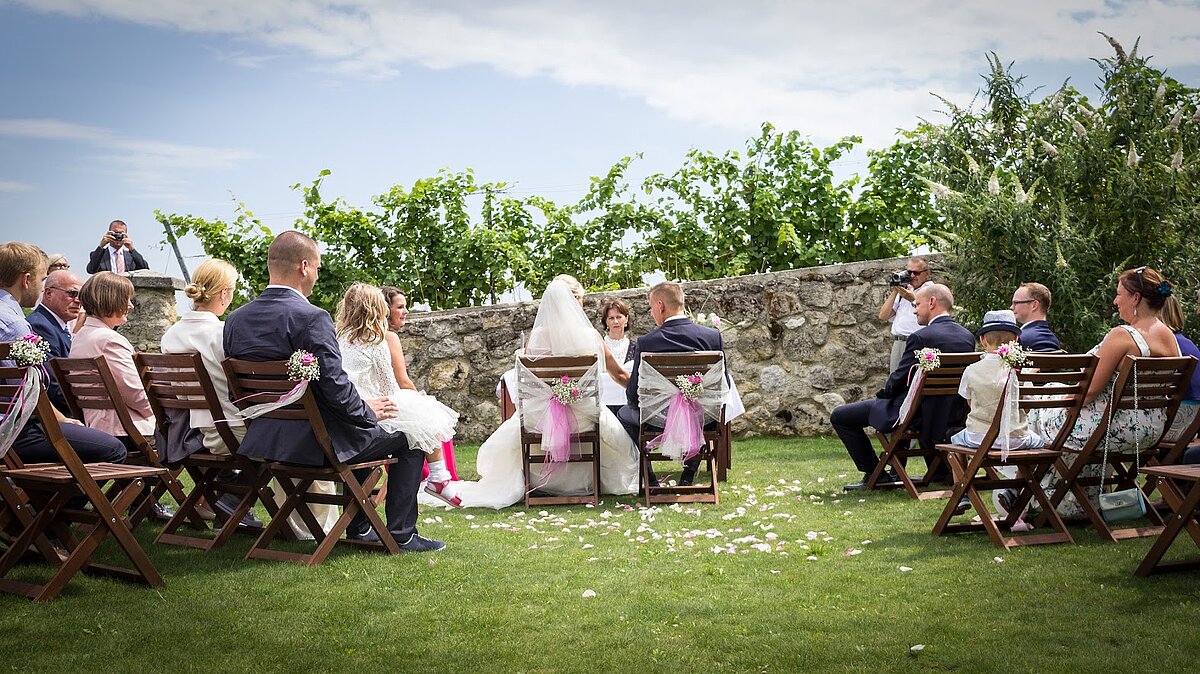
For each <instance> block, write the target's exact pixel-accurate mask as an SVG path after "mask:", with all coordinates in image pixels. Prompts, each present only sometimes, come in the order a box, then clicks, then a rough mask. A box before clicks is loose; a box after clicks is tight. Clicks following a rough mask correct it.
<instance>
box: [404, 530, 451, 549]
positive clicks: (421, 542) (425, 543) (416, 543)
mask: <svg viewBox="0 0 1200 674" xmlns="http://www.w3.org/2000/svg"><path fill="white" fill-rule="evenodd" d="M445 547H446V544H445V543H443V542H442V541H435V540H433V539H431V538H425V537H424V536H422V535H420V534H413V535H412V538H410V539H408V542H407V543H404V544H403V545H401V546H400V551H401V552H437V551H438V550H441V549H443V548H445Z"/></svg>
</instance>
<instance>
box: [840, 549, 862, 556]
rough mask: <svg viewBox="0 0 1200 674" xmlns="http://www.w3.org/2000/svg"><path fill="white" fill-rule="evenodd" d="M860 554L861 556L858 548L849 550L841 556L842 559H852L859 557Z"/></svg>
mask: <svg viewBox="0 0 1200 674" xmlns="http://www.w3.org/2000/svg"><path fill="white" fill-rule="evenodd" d="M861 554H862V550H859V549H858V548H850V549H849V550H847V551H846V552H844V553H843V554H842V556H843V557H853V556H854V555H861Z"/></svg>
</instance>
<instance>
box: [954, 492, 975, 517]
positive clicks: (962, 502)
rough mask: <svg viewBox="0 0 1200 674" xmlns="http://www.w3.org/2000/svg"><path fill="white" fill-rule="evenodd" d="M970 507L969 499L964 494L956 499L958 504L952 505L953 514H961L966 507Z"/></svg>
mask: <svg viewBox="0 0 1200 674" xmlns="http://www.w3.org/2000/svg"><path fill="white" fill-rule="evenodd" d="M970 507H971V499H969V498H967V497H966V496H964V497H962V498H961V499H959V500H958V505H956V506H954V514H955V515H961V514H963V513H965V512H967V509H968V508H970Z"/></svg>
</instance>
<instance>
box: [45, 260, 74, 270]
mask: <svg viewBox="0 0 1200 674" xmlns="http://www.w3.org/2000/svg"><path fill="white" fill-rule="evenodd" d="M70 268H71V265H69V264H67V263H66V262H55V263H54V264H52V265H50V270H51V271H53V270H55V269H70Z"/></svg>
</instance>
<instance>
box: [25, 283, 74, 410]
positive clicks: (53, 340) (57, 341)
mask: <svg viewBox="0 0 1200 674" xmlns="http://www.w3.org/2000/svg"><path fill="white" fill-rule="evenodd" d="M26 320H28V321H29V327H31V328H33V331H34V332H36V333H37V334H38V335H40V336H41V338H42V339H44V340H46V343H47V344H49V345H50V357H51V358H66V357H68V356H70V355H71V332H70V331H69V330H63V329H62V326H61V325H59V324H58V318H57V317H55V315H54V314H53V313H52V312H51V311H50V310H49V309H47V308H46V307H44V306H42V305H40V304H39V305H38V306H37V308H36V309H34V310H33V311H32V312H30V314H29V316H27V317H26ZM46 373H47V374H48V375H49V379H48V380H47V383H46V393H47V395H49V396H50V402H52V403H54V406H55V407H57V408H58V411H59V412H62V413H63V414H65V415H67V416H68V417H69V416H71V408H70V407H68V406H67V399H66V398H65V397H63V392H62V387H60V386H59V385H58V381H56V380H55V379H54V371H53V370H51V369H50V368H49V367H47V368H46Z"/></svg>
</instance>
